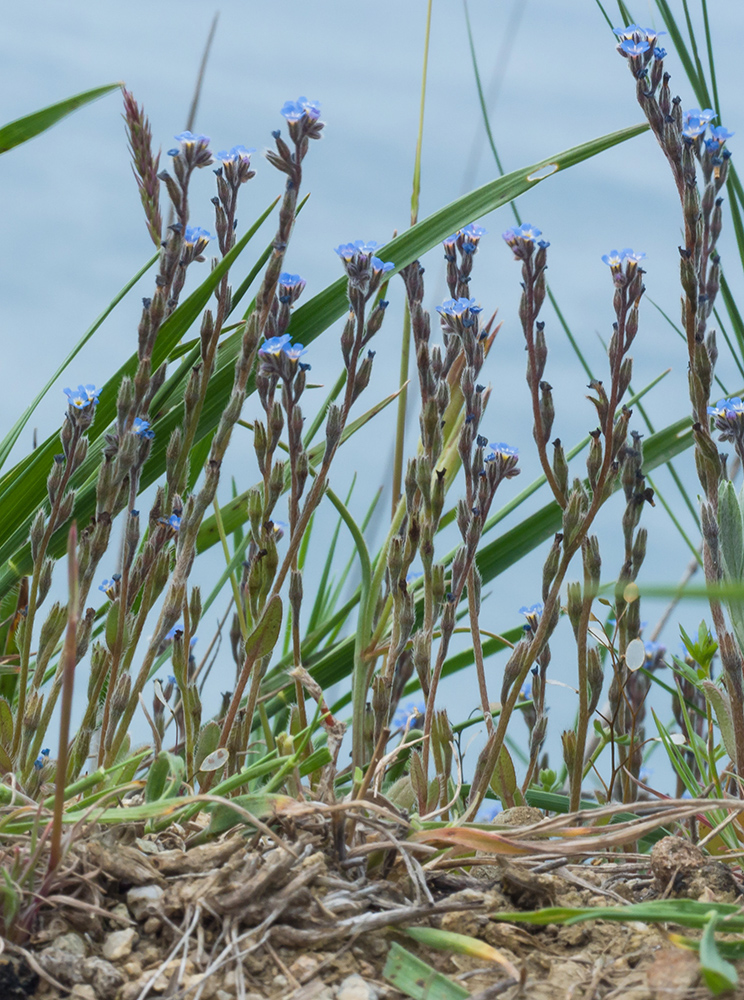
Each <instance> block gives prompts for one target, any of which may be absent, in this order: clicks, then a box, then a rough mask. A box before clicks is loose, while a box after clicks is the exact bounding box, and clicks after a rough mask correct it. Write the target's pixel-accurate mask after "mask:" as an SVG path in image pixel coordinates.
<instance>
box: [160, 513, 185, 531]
mask: <svg viewBox="0 0 744 1000" xmlns="http://www.w3.org/2000/svg"><path fill="white" fill-rule="evenodd" d="M163 524H167V525H168V527H169V528H173V530H174V531H178V529H179V528H180V527H181V518H180V517H179V516H178V514H171V516H170V517H169V518H166V519H165V520H164V521H163Z"/></svg>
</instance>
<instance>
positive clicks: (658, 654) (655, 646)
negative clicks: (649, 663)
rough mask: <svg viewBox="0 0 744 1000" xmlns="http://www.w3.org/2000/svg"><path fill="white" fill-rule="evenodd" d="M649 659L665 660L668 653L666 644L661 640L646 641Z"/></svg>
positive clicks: (645, 645)
mask: <svg viewBox="0 0 744 1000" xmlns="http://www.w3.org/2000/svg"><path fill="white" fill-rule="evenodd" d="M643 645H644V647H645V649H646V659H647V660H663V659H664V654H665V653H666V646H663V645H662V644H661V643H660V642H644V644H643Z"/></svg>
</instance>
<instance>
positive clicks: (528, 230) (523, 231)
mask: <svg viewBox="0 0 744 1000" xmlns="http://www.w3.org/2000/svg"><path fill="white" fill-rule="evenodd" d="M514 235H515V236H519V237H520V238H521V239H523V240H529V241H530V242H533V243H534V241H535V240H536V239H537V238H538V237H539V236H542V230H541V229H538V228H537V226H533V225H532V224H531V223H529V222H523V223H522V225H521V226H518V227H517V228H516V229H515V230H514Z"/></svg>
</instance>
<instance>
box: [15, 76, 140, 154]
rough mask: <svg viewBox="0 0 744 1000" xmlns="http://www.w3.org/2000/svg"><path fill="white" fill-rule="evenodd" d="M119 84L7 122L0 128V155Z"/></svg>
mask: <svg viewBox="0 0 744 1000" xmlns="http://www.w3.org/2000/svg"><path fill="white" fill-rule="evenodd" d="M119 87H121V84H120V83H107V84H106V85H105V86H103V87H94V88H93V90H85V91H83V93H82V94H76V95H75V97H67V98H65V100H64V101H60V102H59V103H58V104H50V105H49V107H48V108H42V109H41V111H34V112H32V113H31V114H30V115H26V116H25V117H23V118H16V120H15V121H14V122H9V123H8V124H7V125H3V127H2V128H0V153H7V152H8V150H9V149H13V148H14V147H15V146H20V145H21V143H22V142H28V140H29V139H33V138H34V136H37V135H41V133H42V132H46V130H47V129H48V128H51V127H52V125H56V124H57V122H58V121H61V120H62V119H63V118H66V117H67V115H69V114H72V112H73V111H77V109H78V108H82V107H83V105H84V104H90V102H91V101H97V100H98V98H99V97H103V96H104V95H105V94H110V93H111V91H112V90H118V89H119Z"/></svg>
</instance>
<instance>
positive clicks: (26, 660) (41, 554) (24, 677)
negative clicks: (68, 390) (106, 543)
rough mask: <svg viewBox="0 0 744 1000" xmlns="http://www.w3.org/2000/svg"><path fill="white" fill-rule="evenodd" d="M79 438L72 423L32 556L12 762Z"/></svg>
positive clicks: (79, 435)
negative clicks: (43, 590) (44, 581)
mask: <svg viewBox="0 0 744 1000" xmlns="http://www.w3.org/2000/svg"><path fill="white" fill-rule="evenodd" d="M81 437H82V432H81V430H80V428H79V426H78V425H77V424H74V425H73V431H72V435H71V438H70V444H69V448H68V450H67V461H66V463H65V471H64V473H63V475H62V480H61V483H60V486H59V489H58V490H57V494H56V497H55V500H54V503H53V504H52V509H51V511H50V512H49V519H48V521H47V524H46V528H45V530H44V534H43V536H42V539H41V542H40V544H39V547H38V551H37V554H36V559H35V560H34V571H33V576H32V578H31V591H30V593H29V598H28V607H27V609H26V620H25V622H24V625H23V645H22V647H21V656H20V667H19V672H18V687H17V690H18V700H17V702H16V708H15V719H16V722H15V725H14V727H13V742H12V744H11V748H10V758H11V760H12V761H13V762H14V763H18V753H19V750H20V747H21V737H22V735H23V725H24V719H23V717H24V714H25V711H26V694H27V691H26V689H27V687H28V673H29V666H30V662H31V640H32V638H33V631H34V620H35V618H36V611H37V602H38V598H39V582H40V579H41V572H42V569H43V567H44V560H45V558H46V554H47V550H48V548H49V542H50V541H51V538H52V535H53V534H54V531H55V530H56V528H57V527H58V524H57V521H58V520H59V513H60V508H61V506H62V503H63V501H64V500H65V497H66V493H67V487H68V486H69V483H70V477H71V476H72V473H73V471H74V468H75V463H74V461H73V457H74V455H75V452H76V451H77V447H78V443H79V441H80V439H81ZM76 537H77V535H76ZM76 593H77V591H76Z"/></svg>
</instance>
